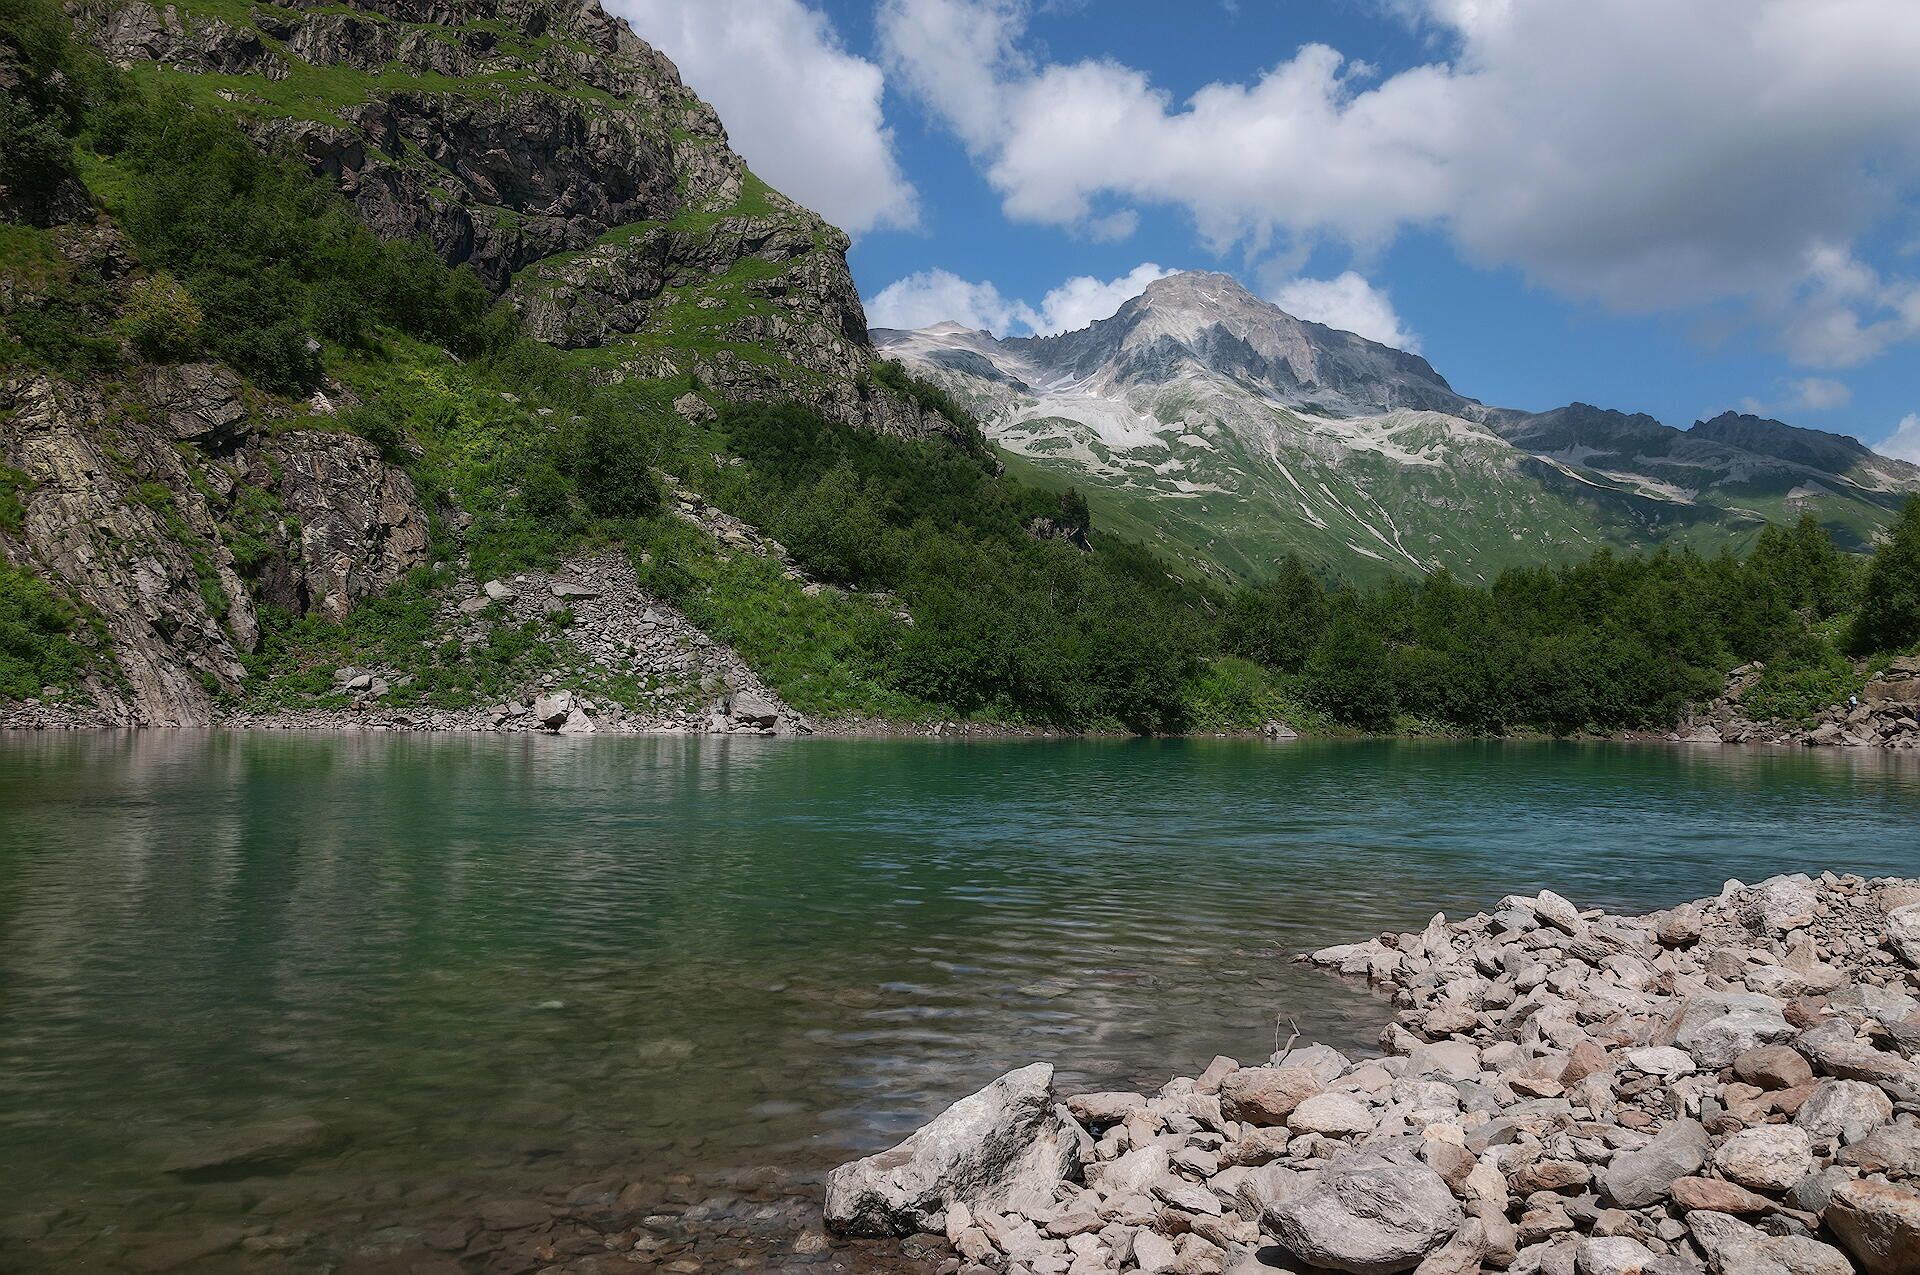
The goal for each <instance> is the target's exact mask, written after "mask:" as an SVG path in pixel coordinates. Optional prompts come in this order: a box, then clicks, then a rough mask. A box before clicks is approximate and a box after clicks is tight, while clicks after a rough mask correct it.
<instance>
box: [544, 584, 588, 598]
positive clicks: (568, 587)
mask: <svg viewBox="0 0 1920 1275" xmlns="http://www.w3.org/2000/svg"><path fill="white" fill-rule="evenodd" d="M549 588H550V589H551V591H552V593H553V596H554V597H556V598H562V599H573V598H597V597H599V596H600V590H598V589H596V588H594V587H593V586H592V585H590V584H579V583H577V582H575V581H572V580H555V581H554V582H553V584H552V585H550V586H549Z"/></svg>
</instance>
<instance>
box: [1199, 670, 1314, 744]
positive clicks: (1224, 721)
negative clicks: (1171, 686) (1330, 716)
mask: <svg viewBox="0 0 1920 1275" xmlns="http://www.w3.org/2000/svg"><path fill="white" fill-rule="evenodd" d="M1186 702H1187V716H1188V720H1189V722H1190V727H1189V729H1191V730H1192V731H1194V732H1195V733H1197V734H1202V735H1204V734H1211V733H1215V732H1221V731H1226V732H1237V731H1256V730H1259V729H1260V728H1261V727H1262V726H1264V725H1266V723H1268V722H1275V721H1277V722H1285V723H1286V724H1287V725H1289V726H1291V727H1293V728H1294V729H1295V730H1300V731H1312V732H1313V733H1316V734H1317V733H1321V732H1323V731H1324V730H1326V729H1327V726H1328V723H1327V722H1326V720H1325V718H1323V717H1322V716H1321V715H1320V714H1319V713H1316V712H1314V711H1313V710H1312V709H1310V708H1308V707H1307V706H1306V705H1305V704H1304V703H1302V702H1301V701H1300V699H1299V698H1298V697H1297V696H1295V695H1293V694H1291V693H1290V692H1289V691H1288V690H1287V689H1286V687H1285V682H1284V679H1282V678H1281V677H1280V676H1279V675H1278V674H1276V673H1273V672H1272V671H1270V670H1268V669H1264V668H1262V667H1261V666H1260V665H1258V664H1255V663H1254V662H1253V661H1252V660H1243V659H1239V658H1238V657H1236V656H1232V655H1220V656H1215V657H1214V658H1213V659H1210V660H1207V661H1206V662H1205V663H1204V664H1203V665H1202V667H1201V669H1200V671H1199V673H1198V674H1196V675H1195V676H1194V678H1193V680H1192V681H1191V682H1189V683H1188V684H1187V688H1186Z"/></svg>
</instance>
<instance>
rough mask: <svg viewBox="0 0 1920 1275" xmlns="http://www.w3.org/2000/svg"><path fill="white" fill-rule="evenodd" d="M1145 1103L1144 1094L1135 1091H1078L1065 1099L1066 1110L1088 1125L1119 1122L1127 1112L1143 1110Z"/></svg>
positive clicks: (1125, 1116) (1124, 1117)
mask: <svg viewBox="0 0 1920 1275" xmlns="http://www.w3.org/2000/svg"><path fill="white" fill-rule="evenodd" d="M1146 1105H1147V1098H1146V1095H1145V1094H1137V1093H1118V1092H1104V1093H1078V1094H1074V1095H1073V1096H1072V1097H1070V1098H1068V1099H1067V1110H1068V1111H1070V1112H1072V1113H1073V1118H1074V1119H1075V1120H1078V1121H1079V1122H1080V1123H1081V1124H1084V1125H1089V1126H1092V1125H1110V1124H1119V1123H1120V1122H1121V1121H1122V1120H1125V1119H1126V1118H1127V1113H1128V1112H1132V1111H1140V1110H1143V1109H1144V1108H1145V1107H1146Z"/></svg>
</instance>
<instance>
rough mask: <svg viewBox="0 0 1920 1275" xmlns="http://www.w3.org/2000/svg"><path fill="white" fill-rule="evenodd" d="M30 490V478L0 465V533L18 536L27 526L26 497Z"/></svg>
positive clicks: (31, 488)
mask: <svg viewBox="0 0 1920 1275" xmlns="http://www.w3.org/2000/svg"><path fill="white" fill-rule="evenodd" d="M32 490H33V480H32V479H31V478H29V477H27V475H25V474H23V473H21V472H20V471H19V470H17V469H9V468H7V466H5V465H0V531H6V532H11V533H12V534H14V535H18V534H20V532H21V530H22V529H23V528H24V527H25V526H26V525H27V507H26V503H25V502H26V495H27V493H28V492H30V491H32Z"/></svg>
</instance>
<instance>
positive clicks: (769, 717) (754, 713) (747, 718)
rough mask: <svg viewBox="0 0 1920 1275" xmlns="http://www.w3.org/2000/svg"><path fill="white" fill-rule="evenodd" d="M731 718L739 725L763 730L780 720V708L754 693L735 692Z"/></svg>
mask: <svg viewBox="0 0 1920 1275" xmlns="http://www.w3.org/2000/svg"><path fill="white" fill-rule="evenodd" d="M731 716H732V717H733V720H734V721H735V722H737V723H738V724H739V725H742V726H757V727H760V728H762V729H765V728H766V727H769V726H772V725H774V724H775V723H776V722H778V721H779V720H780V706H779V705H778V704H775V703H773V702H772V701H771V700H769V699H768V698H767V697H766V696H764V695H761V694H759V693H758V692H756V691H735V692H734V694H733V704H732V713H731Z"/></svg>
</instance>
